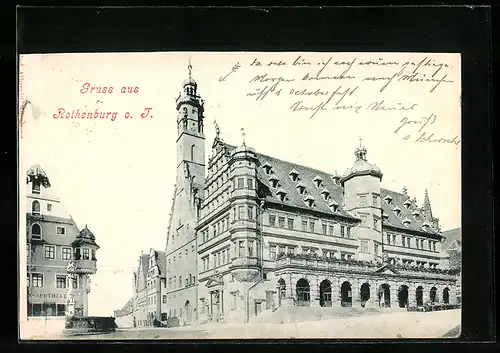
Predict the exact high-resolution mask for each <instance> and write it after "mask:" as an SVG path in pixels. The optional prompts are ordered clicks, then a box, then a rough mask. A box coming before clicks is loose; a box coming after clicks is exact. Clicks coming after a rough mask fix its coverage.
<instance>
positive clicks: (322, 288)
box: [319, 279, 332, 306]
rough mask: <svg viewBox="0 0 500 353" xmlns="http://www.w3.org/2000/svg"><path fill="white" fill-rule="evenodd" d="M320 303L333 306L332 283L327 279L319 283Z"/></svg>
mask: <svg viewBox="0 0 500 353" xmlns="http://www.w3.org/2000/svg"><path fill="white" fill-rule="evenodd" d="M319 305H320V306H332V284H331V283H330V281H329V280H327V279H325V280H324V281H322V282H321V283H320V285H319Z"/></svg>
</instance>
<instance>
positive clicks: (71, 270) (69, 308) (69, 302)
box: [66, 261, 78, 316]
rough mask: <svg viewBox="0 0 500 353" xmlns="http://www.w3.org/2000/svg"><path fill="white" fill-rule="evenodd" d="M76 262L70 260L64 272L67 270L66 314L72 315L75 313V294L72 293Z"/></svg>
mask: <svg viewBox="0 0 500 353" xmlns="http://www.w3.org/2000/svg"><path fill="white" fill-rule="evenodd" d="M77 269H78V268H77V266H76V264H75V263H74V262H73V261H72V262H70V263H69V264H68V266H66V272H68V293H67V299H66V316H74V315H75V314H76V313H75V306H76V303H75V295H74V293H73V281H74V279H75V273H76V270H77Z"/></svg>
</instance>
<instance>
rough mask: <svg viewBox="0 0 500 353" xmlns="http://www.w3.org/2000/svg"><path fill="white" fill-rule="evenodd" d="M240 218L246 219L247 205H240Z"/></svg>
mask: <svg viewBox="0 0 500 353" xmlns="http://www.w3.org/2000/svg"><path fill="white" fill-rule="evenodd" d="M238 219H245V206H238Z"/></svg>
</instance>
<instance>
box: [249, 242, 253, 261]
mask: <svg viewBox="0 0 500 353" xmlns="http://www.w3.org/2000/svg"><path fill="white" fill-rule="evenodd" d="M248 256H249V257H252V256H253V240H249V241H248Z"/></svg>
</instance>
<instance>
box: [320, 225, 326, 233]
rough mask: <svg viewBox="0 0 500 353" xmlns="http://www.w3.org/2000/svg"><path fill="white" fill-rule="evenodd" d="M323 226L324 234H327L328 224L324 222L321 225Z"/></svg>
mask: <svg viewBox="0 0 500 353" xmlns="http://www.w3.org/2000/svg"><path fill="white" fill-rule="evenodd" d="M321 228H322V230H323V234H326V230H327V225H326V224H322V225H321Z"/></svg>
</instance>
